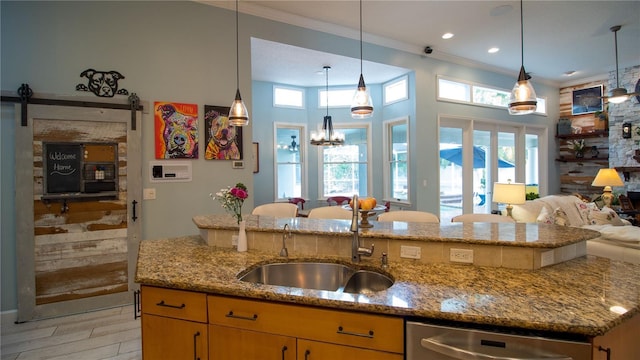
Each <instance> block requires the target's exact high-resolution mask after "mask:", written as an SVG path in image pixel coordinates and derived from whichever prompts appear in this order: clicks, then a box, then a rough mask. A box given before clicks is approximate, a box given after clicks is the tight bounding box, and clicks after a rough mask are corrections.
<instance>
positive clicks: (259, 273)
mask: <svg viewBox="0 0 640 360" xmlns="http://www.w3.org/2000/svg"><path fill="white" fill-rule="evenodd" d="M238 279H240V280H241V281H246V282H251V283H255V284H265V285H277V286H289V287H296V288H302V289H315V290H328V291H338V290H341V289H342V291H343V292H347V293H361V292H365V291H381V290H385V289H387V288H389V287H390V286H391V285H393V279H391V278H390V277H389V276H386V275H384V274H382V273H378V272H375V271H371V270H357V269H354V268H353V267H351V266H348V265H344V264H335V263H320V262H289V263H275V264H265V265H260V266H257V267H255V268H253V269H251V270H250V271H248V272H247V273H244V274H242V273H241V274H240V275H239V276H238Z"/></svg>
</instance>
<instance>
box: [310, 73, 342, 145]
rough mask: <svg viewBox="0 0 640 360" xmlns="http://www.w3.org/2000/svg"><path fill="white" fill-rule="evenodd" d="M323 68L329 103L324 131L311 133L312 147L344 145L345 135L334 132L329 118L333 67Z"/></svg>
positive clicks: (323, 125) (323, 126)
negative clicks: (331, 71) (330, 75)
mask: <svg viewBox="0 0 640 360" xmlns="http://www.w3.org/2000/svg"><path fill="white" fill-rule="evenodd" d="M323 68H324V71H325V78H326V88H325V95H326V99H325V100H326V103H327V115H325V117H324V121H323V122H322V130H318V131H312V132H311V136H310V137H311V145H320V146H333V145H343V144H344V134H342V133H340V132H334V131H333V122H332V121H331V116H329V70H330V69H331V66H324V67H323Z"/></svg>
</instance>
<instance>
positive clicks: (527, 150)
mask: <svg viewBox="0 0 640 360" xmlns="http://www.w3.org/2000/svg"><path fill="white" fill-rule="evenodd" d="M439 139H440V140H439V142H440V166H439V170H440V219H441V221H442V222H449V221H450V220H451V218H453V217H454V216H456V215H460V214H465V213H491V212H492V211H494V210H499V207H498V205H497V204H494V203H493V201H492V189H493V183H495V182H508V181H511V182H526V184H527V185H528V187H527V189H528V191H529V190H531V191H536V192H538V193H539V192H540V191H541V189H540V182H539V179H540V176H541V175H542V174H545V175H546V171H544V170H542V169H545V168H546V164H543V159H545V158H546V156H543V155H542V154H541V152H542V150H543V149H546V146H545V147H541V146H540V145H541V144H546V130H545V129H542V128H531V127H526V126H523V125H512V124H505V123H498V122H491V121H481V120H472V119H462V118H453V117H441V118H440V126H439ZM544 186H545V190H546V184H545V185H544Z"/></svg>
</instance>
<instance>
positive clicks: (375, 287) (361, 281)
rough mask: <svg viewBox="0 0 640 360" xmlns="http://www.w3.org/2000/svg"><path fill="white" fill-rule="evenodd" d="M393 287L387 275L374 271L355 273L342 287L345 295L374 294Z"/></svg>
mask: <svg viewBox="0 0 640 360" xmlns="http://www.w3.org/2000/svg"><path fill="white" fill-rule="evenodd" d="M391 285H393V280H392V279H391V278H390V277H388V276H387V275H384V274H381V273H379V272H375V271H369V270H360V271H356V272H355V273H354V274H353V275H351V277H350V278H349V281H347V283H346V284H345V286H344V290H343V291H344V292H346V293H361V292H365V291H369V292H376V291H382V290H386V289H388V288H390V287H391Z"/></svg>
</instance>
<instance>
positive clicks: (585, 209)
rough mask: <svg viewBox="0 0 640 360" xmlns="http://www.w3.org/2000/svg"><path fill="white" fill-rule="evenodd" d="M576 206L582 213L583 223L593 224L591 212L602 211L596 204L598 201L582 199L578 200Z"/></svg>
mask: <svg viewBox="0 0 640 360" xmlns="http://www.w3.org/2000/svg"><path fill="white" fill-rule="evenodd" d="M575 205H576V208H577V209H578V212H579V213H580V218H582V223H583V224H591V218H590V214H591V212H592V211H600V209H598V205H596V203H593V202H589V203H586V202H582V201H576V203H575Z"/></svg>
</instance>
